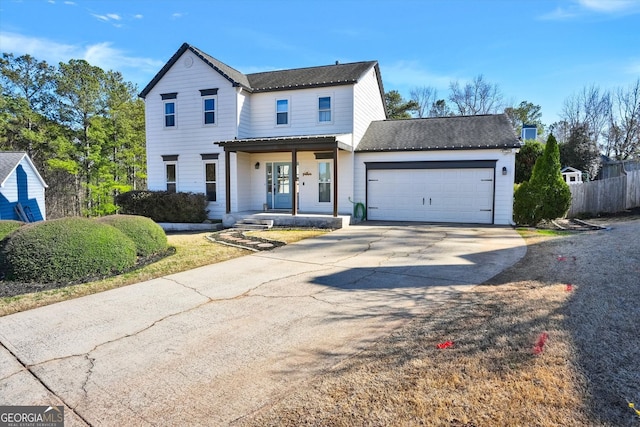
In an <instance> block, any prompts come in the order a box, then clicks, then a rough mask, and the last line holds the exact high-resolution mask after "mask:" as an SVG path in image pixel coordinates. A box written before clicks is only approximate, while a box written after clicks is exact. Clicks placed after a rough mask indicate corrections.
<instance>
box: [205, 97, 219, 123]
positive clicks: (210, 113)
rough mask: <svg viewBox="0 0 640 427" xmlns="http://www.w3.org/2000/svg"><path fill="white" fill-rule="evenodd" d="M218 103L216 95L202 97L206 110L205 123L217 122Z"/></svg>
mask: <svg viewBox="0 0 640 427" xmlns="http://www.w3.org/2000/svg"><path fill="white" fill-rule="evenodd" d="M216 104H217V99H216V97H215V96H212V97H207V98H203V99H202V108H203V111H204V124H205V125H215V124H216Z"/></svg>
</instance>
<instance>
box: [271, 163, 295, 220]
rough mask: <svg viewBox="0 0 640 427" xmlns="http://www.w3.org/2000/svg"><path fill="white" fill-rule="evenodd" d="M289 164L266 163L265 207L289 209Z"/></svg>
mask: <svg viewBox="0 0 640 427" xmlns="http://www.w3.org/2000/svg"><path fill="white" fill-rule="evenodd" d="M291 173H292V168H291V163H267V206H268V207H269V208H270V209H291V190H292V189H293V186H292V185H291V182H292V179H291V178H292V176H291Z"/></svg>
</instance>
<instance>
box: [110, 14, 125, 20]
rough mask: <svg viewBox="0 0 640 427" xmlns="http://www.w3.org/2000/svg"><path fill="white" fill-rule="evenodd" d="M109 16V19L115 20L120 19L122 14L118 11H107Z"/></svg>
mask: <svg viewBox="0 0 640 427" xmlns="http://www.w3.org/2000/svg"><path fill="white" fill-rule="evenodd" d="M107 18H109V19H113V20H114V21H119V20H121V19H122V18H121V17H120V15H118V14H116V13H107Z"/></svg>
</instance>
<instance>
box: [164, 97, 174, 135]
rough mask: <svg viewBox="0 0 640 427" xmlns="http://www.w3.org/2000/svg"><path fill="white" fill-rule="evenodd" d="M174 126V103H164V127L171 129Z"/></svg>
mask: <svg viewBox="0 0 640 427" xmlns="http://www.w3.org/2000/svg"><path fill="white" fill-rule="evenodd" d="M175 126H176V103H175V101H165V103H164V127H166V128H172V127H175Z"/></svg>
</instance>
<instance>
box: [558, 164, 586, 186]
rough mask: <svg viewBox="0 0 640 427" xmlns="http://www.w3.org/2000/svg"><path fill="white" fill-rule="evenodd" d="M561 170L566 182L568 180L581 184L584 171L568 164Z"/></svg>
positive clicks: (571, 182) (569, 182)
mask: <svg viewBox="0 0 640 427" xmlns="http://www.w3.org/2000/svg"><path fill="white" fill-rule="evenodd" d="M560 172H561V173H562V178H564V182H566V183H567V184H579V183H581V182H582V171H580V170H578V169H576V168H572V167H571V166H567V167H564V168H562V170H561V171H560Z"/></svg>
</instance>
